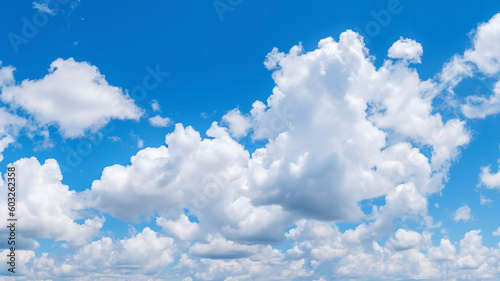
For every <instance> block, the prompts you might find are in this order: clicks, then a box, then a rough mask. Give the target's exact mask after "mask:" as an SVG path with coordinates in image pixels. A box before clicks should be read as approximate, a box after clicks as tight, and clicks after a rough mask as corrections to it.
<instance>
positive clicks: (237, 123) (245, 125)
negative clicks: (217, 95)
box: [222, 108, 251, 138]
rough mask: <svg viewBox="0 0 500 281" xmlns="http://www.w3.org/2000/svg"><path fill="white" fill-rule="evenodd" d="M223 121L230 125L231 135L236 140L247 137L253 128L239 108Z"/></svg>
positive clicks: (223, 117)
mask: <svg viewBox="0 0 500 281" xmlns="http://www.w3.org/2000/svg"><path fill="white" fill-rule="evenodd" d="M222 121H224V122H225V123H226V124H227V125H228V127H229V131H230V132H231V135H232V136H233V137H235V138H241V137H244V136H246V135H247V134H248V131H249V130H250V127H251V125H250V121H249V120H248V118H245V117H244V116H242V115H241V112H240V110H239V109H237V108H236V109H233V110H231V111H229V112H228V113H226V114H225V115H224V116H222Z"/></svg>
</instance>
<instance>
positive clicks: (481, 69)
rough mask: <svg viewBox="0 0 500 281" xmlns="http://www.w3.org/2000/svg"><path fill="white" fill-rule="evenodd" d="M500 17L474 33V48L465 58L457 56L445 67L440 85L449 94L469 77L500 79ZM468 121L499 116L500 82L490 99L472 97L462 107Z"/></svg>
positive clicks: (480, 25)
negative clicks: (479, 76)
mask: <svg viewBox="0 0 500 281" xmlns="http://www.w3.org/2000/svg"><path fill="white" fill-rule="evenodd" d="M499 42H500V14H496V15H495V16H493V17H492V18H491V19H490V20H489V21H488V22H485V23H481V24H479V26H478V27H477V29H476V30H475V31H474V33H472V47H471V48H470V49H468V50H466V51H465V52H464V54H463V55H455V56H454V57H453V59H452V60H451V61H450V62H449V63H447V64H445V65H444V67H443V70H442V72H441V73H440V78H441V82H443V84H444V86H445V87H448V90H449V91H450V92H453V88H454V87H455V86H456V85H458V83H459V82H460V81H462V80H463V79H464V78H466V77H473V76H474V75H476V74H477V75H482V76H486V77H494V78H497V74H498V73H500V51H499V50H500V43H499ZM461 109H462V112H463V114H464V115H465V116H466V117H467V118H485V117H487V116H489V115H494V114H497V113H498V112H500V82H497V83H496V85H495V86H494V88H493V89H492V94H491V95H490V96H489V97H485V96H477V95H470V96H467V98H466V103H465V104H463V105H462V106H461Z"/></svg>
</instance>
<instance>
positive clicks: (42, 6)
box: [33, 1, 55, 16]
mask: <svg viewBox="0 0 500 281" xmlns="http://www.w3.org/2000/svg"><path fill="white" fill-rule="evenodd" d="M49 3H50V2H49V1H44V2H40V1H36V2H33V8H34V9H36V10H38V11H40V12H42V13H46V14H49V15H51V16H54V15H55V12H54V10H53V9H51V8H49Z"/></svg>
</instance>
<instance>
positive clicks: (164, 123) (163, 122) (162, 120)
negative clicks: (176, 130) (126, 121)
mask: <svg viewBox="0 0 500 281" xmlns="http://www.w3.org/2000/svg"><path fill="white" fill-rule="evenodd" d="M148 120H149V124H151V126H154V127H168V126H169V125H170V124H171V123H172V120H170V118H168V117H161V116H160V115H156V116H154V117H150V118H149V119H148Z"/></svg>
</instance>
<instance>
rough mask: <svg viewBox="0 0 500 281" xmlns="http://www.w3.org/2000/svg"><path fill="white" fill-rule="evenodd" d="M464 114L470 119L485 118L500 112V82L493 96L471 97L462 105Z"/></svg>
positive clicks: (494, 89) (496, 85)
mask: <svg viewBox="0 0 500 281" xmlns="http://www.w3.org/2000/svg"><path fill="white" fill-rule="evenodd" d="M462 112H463V113H464V115H465V116H467V117H468V118H485V117H487V116H489V115H494V114H497V113H498V112H500V82H497V83H496V84H495V87H494V88H493V94H492V95H490V96H489V97H487V98H486V97H483V96H469V97H467V103H466V104H464V105H462Z"/></svg>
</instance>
